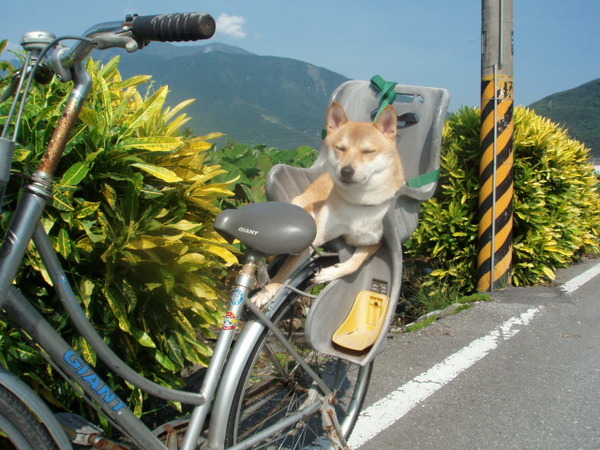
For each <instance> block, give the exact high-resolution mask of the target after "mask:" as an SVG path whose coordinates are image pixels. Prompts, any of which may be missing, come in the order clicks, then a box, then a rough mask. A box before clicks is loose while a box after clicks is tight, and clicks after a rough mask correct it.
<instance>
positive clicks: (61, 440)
mask: <svg viewBox="0 0 600 450" xmlns="http://www.w3.org/2000/svg"><path fill="white" fill-rule="evenodd" d="M0 385H2V386H3V387H4V388H6V389H7V390H8V391H10V392H11V393H12V394H13V395H15V396H16V397H17V398H18V399H19V400H21V401H22V402H23V403H24V404H25V405H26V406H27V408H29V410H31V411H32V412H33V413H34V414H35V415H36V416H38V417H39V419H40V421H41V422H42V423H43V425H44V426H45V427H46V429H47V430H48V433H49V434H50V436H52V439H54V442H56V445H57V446H58V447H59V448H61V449H72V448H73V446H72V445H71V441H70V440H69V438H68V437H67V435H66V434H65V432H64V431H63V428H62V426H61V424H60V423H59V422H58V420H57V419H56V417H55V416H54V414H53V413H52V411H50V408H48V405H46V403H44V401H43V400H42V399H41V398H40V397H39V396H38V395H37V394H36V393H35V392H34V391H33V390H32V389H31V388H30V387H29V386H27V384H25V383H24V382H23V380H21V379H20V378H18V377H17V376H16V375H15V374H13V373H12V372H9V371H8V370H6V368H4V367H3V366H0Z"/></svg>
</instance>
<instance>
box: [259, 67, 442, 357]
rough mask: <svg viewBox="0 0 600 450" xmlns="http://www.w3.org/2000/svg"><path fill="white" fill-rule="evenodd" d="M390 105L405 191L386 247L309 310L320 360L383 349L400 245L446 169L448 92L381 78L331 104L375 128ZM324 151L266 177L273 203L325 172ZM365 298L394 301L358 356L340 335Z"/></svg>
mask: <svg viewBox="0 0 600 450" xmlns="http://www.w3.org/2000/svg"><path fill="white" fill-rule="evenodd" d="M386 98H389V100H390V103H391V104H392V105H393V106H394V108H395V110H396V113H397V116H398V133H397V138H396V139H397V142H398V149H399V152H400V159H401V161H402V164H403V166H404V173H405V176H406V178H407V179H408V181H407V184H406V185H405V186H402V188H400V190H399V191H398V193H397V195H396V197H395V199H394V200H393V206H392V208H391V209H390V211H389V212H388V214H387V215H386V217H385V219H384V245H383V246H382V247H381V249H380V250H379V252H378V253H377V254H375V255H374V256H373V257H371V259H369V260H368V261H367V262H366V263H364V264H363V265H362V266H361V268H360V269H359V270H358V271H357V272H355V273H353V274H350V275H347V276H346V277H343V278H340V279H338V280H335V281H333V282H332V283H330V284H329V285H328V286H326V287H325V289H324V290H323V291H322V292H321V293H320V294H319V296H318V297H317V299H316V300H315V302H314V303H313V305H312V306H311V309H310V312H309V314H308V317H307V320H306V324H305V334H306V339H307V341H308V342H309V344H310V345H312V346H313V347H314V348H316V349H317V350H319V351H320V352H322V353H326V354H330V355H334V356H337V357H340V358H343V359H346V360H348V361H351V362H353V363H356V364H360V365H366V364H368V363H370V362H371V361H372V360H373V358H374V357H375V355H376V354H378V353H379V352H381V351H382V350H383V347H384V346H385V342H386V335H387V333H386V331H387V330H388V328H389V326H390V324H391V322H392V320H393V318H394V313H395V309H396V304H397V301H398V296H399V293H400V286H401V281H402V243H403V242H405V241H406V240H407V239H408V238H409V237H410V235H411V234H412V233H413V232H414V231H415V229H416V227H417V223H418V215H419V210H420V208H421V203H422V202H423V201H425V200H427V199H429V198H431V196H432V195H433V194H434V191H435V189H436V185H437V175H438V174H439V168H440V147H441V141H442V129H443V127H444V121H445V118H446V111H447V108H448V103H449V101H450V94H449V92H448V91H447V90H445V89H440V88H433V87H423V86H408V85H400V84H396V83H387V82H385V80H383V79H381V77H374V78H373V79H372V80H371V81H360V80H352V81H347V82H345V83H343V84H342V85H340V86H339V87H338V88H337V89H336V90H335V92H334V93H333V95H332V97H331V101H332V102H333V101H337V102H339V103H340V104H341V105H342V107H343V108H344V111H345V112H346V115H347V116H348V119H349V120H355V121H372V120H373V119H374V117H375V116H376V114H377V113H378V111H379V110H380V108H381V106H382V104H384V100H385V99H386ZM326 165H327V151H326V150H325V149H324V148H323V149H322V150H321V152H320V154H319V156H318V158H317V160H316V161H315V163H314V164H313V165H312V166H311V167H309V168H299V167H292V166H287V165H283V164H281V165H276V166H275V167H273V168H272V169H271V171H270V172H269V174H268V176H267V197H268V198H269V200H277V201H290V200H291V199H293V198H294V197H295V196H297V195H299V194H300V193H302V192H303V191H304V190H305V189H306V187H307V186H308V185H309V184H310V183H311V182H312V181H314V180H315V179H316V178H318V177H319V176H320V175H321V174H322V173H323V172H325V171H326V170H327V168H326ZM330 244H333V246H334V247H335V248H336V250H337V251H338V253H339V257H340V260H342V261H344V260H345V259H347V258H349V257H350V255H351V254H352V251H353V249H352V248H350V247H349V246H348V245H347V244H346V243H345V242H343V241H342V240H339V239H338V240H337V242H333V243H330ZM361 291H369V292H373V293H376V294H381V295H385V296H387V297H389V299H390V301H389V304H388V305H387V310H386V311H385V313H383V314H384V318H383V324H382V325H381V327H380V331H381V332H380V333H379V335H378V336H377V339H376V341H375V342H374V343H373V345H371V346H370V347H368V348H365V349H364V350H360V351H356V350H353V349H351V348H347V347H343V346H340V345H338V343H336V342H335V339H334V333H335V332H336V330H339V329H340V327H341V326H342V325H343V323H344V321H345V319H346V317H348V316H349V315H350V314H351V310H352V308H353V305H354V300H355V298H357V296H358V294H359V293H360V292H361Z"/></svg>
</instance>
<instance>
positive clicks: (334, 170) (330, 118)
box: [325, 102, 401, 186]
mask: <svg viewBox="0 0 600 450" xmlns="http://www.w3.org/2000/svg"><path fill="white" fill-rule="evenodd" d="M397 127H398V118H397V116H396V111H395V110H394V108H393V107H392V106H388V107H387V108H385V109H384V111H383V112H382V113H381V114H380V116H379V118H378V119H377V121H376V122H374V123H371V122H352V121H349V120H348V117H347V116H346V113H345V112H344V109H343V108H342V106H341V105H340V104H339V103H337V102H334V103H333V104H332V105H331V106H330V107H329V110H328V111H327V137H326V138H325V145H326V147H327V151H328V162H329V169H330V172H331V175H332V176H333V179H334V181H335V183H336V184H337V185H342V186H351V185H361V184H365V183H369V182H371V181H373V182H376V181H377V180H375V179H374V178H378V177H377V175H380V174H382V175H383V174H385V176H386V177H388V176H389V174H390V171H394V170H396V171H398V170H399V157H398V151H397V148H396V130H397ZM396 175H397V176H401V174H398V173H397V174H396Z"/></svg>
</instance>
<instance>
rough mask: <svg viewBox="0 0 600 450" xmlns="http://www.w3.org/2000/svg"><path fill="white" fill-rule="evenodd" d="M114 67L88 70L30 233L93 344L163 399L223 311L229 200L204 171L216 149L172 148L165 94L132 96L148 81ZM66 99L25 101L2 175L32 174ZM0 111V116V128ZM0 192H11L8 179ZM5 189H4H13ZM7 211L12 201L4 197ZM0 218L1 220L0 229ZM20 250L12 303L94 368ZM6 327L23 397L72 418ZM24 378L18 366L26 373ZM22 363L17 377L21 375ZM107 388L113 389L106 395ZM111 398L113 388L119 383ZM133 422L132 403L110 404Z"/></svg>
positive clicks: (66, 397)
mask: <svg viewBox="0 0 600 450" xmlns="http://www.w3.org/2000/svg"><path fill="white" fill-rule="evenodd" d="M118 62H119V60H118V58H115V59H113V60H112V61H110V62H108V63H107V64H106V65H104V66H100V64H99V63H97V62H94V61H90V62H89V65H88V68H89V70H90V73H91V75H92V78H93V81H94V89H93V91H92V93H91V95H90V98H89V100H88V101H87V103H86V106H85V107H84V109H83V112H82V115H81V121H80V123H79V124H78V125H77V126H76V128H75V130H74V132H73V137H72V139H71V140H70V142H69V144H68V146H67V149H66V151H65V155H64V157H63V160H62V161H61V165H60V166H59V168H58V172H57V183H56V187H55V192H54V201H53V202H52V203H51V204H50V205H49V207H48V208H47V210H46V212H45V215H44V217H43V220H42V222H43V225H44V227H45V229H46V230H47V231H48V233H49V235H50V237H51V240H52V242H53V244H54V246H55V248H56V250H57V251H58V252H59V254H60V256H61V258H62V259H63V261H64V266H65V268H66V270H67V272H68V273H69V275H71V276H70V279H71V281H72V282H73V288H74V290H75V292H76V293H77V294H78V297H79V298H80V299H81V302H82V307H83V308H84V310H85V313H86V315H87V316H88V318H89V319H90V320H91V321H92V323H93V324H94V326H95V327H96V329H97V330H98V332H99V333H100V334H101V335H102V337H103V338H104V340H105V341H106V342H107V343H108V344H109V345H110V346H111V348H113V349H115V350H116V352H117V353H118V354H119V355H120V356H121V357H122V358H123V359H124V360H125V361H126V362H127V363H128V364H130V365H131V366H132V367H133V368H134V369H135V370H136V371H138V372H139V373H141V374H142V375H144V376H147V377H149V378H150V379H152V380H154V381H156V382H159V383H161V384H163V385H167V386H172V387H175V386H180V385H181V380H180V377H179V372H180V370H181V369H182V368H183V367H185V366H189V365H192V364H205V363H206V362H207V359H208V357H209V355H210V354H211V351H212V350H211V347H210V346H209V345H208V344H207V342H205V340H206V339H207V338H213V337H214V334H213V332H212V327H213V326H214V325H215V324H217V323H218V321H219V320H220V319H219V317H221V316H220V313H221V311H222V310H223V305H222V296H221V292H220V288H219V281H220V279H221V277H222V275H223V272H224V269H225V267H227V266H228V265H230V264H232V263H234V262H236V257H235V255H234V254H233V253H232V248H231V247H229V246H228V244H226V242H225V241H224V240H223V239H222V238H221V237H220V236H219V235H218V234H217V233H216V232H215V231H214V230H213V228H212V222H213V219H214V217H215V215H216V214H217V213H218V212H219V208H218V207H216V206H215V204H216V202H217V200H218V199H220V198H222V197H227V196H229V195H231V192H230V191H229V190H228V186H227V183H217V182H215V181H214V179H215V177H217V176H219V175H221V174H223V170H222V169H220V168H219V167H217V166H214V165H207V164H205V162H204V158H205V155H206V153H207V151H208V150H210V149H212V148H213V144H211V143H209V142H208V140H209V139H210V138H211V137H217V135H213V136H207V137H203V138H191V139H185V138H183V137H182V136H181V133H180V131H179V130H180V127H182V126H183V125H184V124H185V123H186V122H187V119H188V118H187V117H186V115H185V114H182V113H181V110H182V109H183V108H184V107H185V106H186V105H187V104H189V101H188V102H183V103H182V104H179V105H177V106H176V107H174V108H166V107H165V100H166V97H167V87H166V86H165V87H161V88H159V89H154V90H150V89H149V90H148V92H147V93H145V94H142V93H140V87H141V86H143V85H144V84H145V83H148V82H149V81H150V77H148V76H137V77H133V78H131V79H127V80H123V79H122V78H121V75H120V73H119V71H118ZM66 92H67V87H66V86H64V85H62V84H60V83H58V82H56V81H53V82H52V83H51V84H49V85H48V86H38V87H35V88H34V90H33V92H32V96H31V98H30V100H29V103H28V107H27V109H26V113H25V120H24V123H23V127H22V132H21V136H20V143H21V144H22V145H21V146H20V147H19V148H18V149H17V151H16V153H15V164H14V166H13V169H16V170H17V171H19V172H26V173H29V172H31V171H32V169H33V168H34V167H36V164H37V162H38V160H39V158H40V155H41V154H42V152H43V150H44V145H45V143H46V142H47V140H48V138H49V136H50V133H51V132H52V130H53V129H54V127H55V125H56V123H57V120H58V118H59V116H60V113H61V106H62V105H63V104H64V102H65V99H66V97H65V94H66ZM7 107H8V105H6V104H4V105H0V108H1V109H0V117H2V115H3V114H2V113H3V112H5V110H6V108H7ZM13 181H15V182H16V181H17V178H16V177H13ZM15 184H16V183H15ZM9 191H10V193H11V195H9V196H8V197H7V203H8V204H9V208H8V210H10V209H11V208H12V206H14V202H15V200H16V198H15V197H16V192H17V187H16V186H15V185H14V184H13V185H11V186H10V187H9ZM9 219H10V214H8V213H5V214H4V216H3V218H2V224H3V225H4V226H6V224H7V223H8V220H9ZM39 268H41V266H40V261H39V257H38V255H37V253H36V252H35V250H34V249H33V248H32V249H31V250H30V251H29V253H28V255H27V261H26V264H25V266H24V267H23V269H22V270H21V272H20V274H19V276H18V282H19V284H20V286H22V287H23V289H24V291H25V293H26V295H27V296H28V297H29V298H32V299H33V301H34V302H35V303H37V304H38V306H39V307H40V308H41V309H42V310H44V311H45V312H46V313H47V315H48V316H49V317H50V319H51V320H52V322H53V323H54V324H55V325H56V326H58V328H59V329H61V331H62V333H63V335H64V336H65V337H66V338H67V340H68V341H70V343H71V345H73V346H74V348H75V349H76V351H77V352H78V353H80V354H81V355H83V356H84V358H85V359H86V360H87V361H88V362H89V363H91V364H95V363H96V355H95V353H94V351H93V349H91V348H90V347H89V346H88V345H87V344H86V342H85V341H84V340H83V339H81V338H79V337H77V333H76V332H74V331H73V330H72V329H71V327H70V325H69V324H68V322H67V321H66V318H65V316H64V314H63V312H62V311H63V308H62V307H61V305H60V304H59V303H58V300H57V298H56V297H55V295H54V292H53V290H52V288H51V286H50V281H49V279H48V276H47V274H46V273H45V272H44V271H43V270H42V272H41V273H40V272H38V271H36V270H34V269H39ZM17 334H18V333H17V332H16V331H15V330H13V329H11V328H10V326H9V325H8V324H7V323H4V324H2V331H1V333H0V346H1V351H0V360H1V362H2V363H3V364H5V365H7V366H8V367H9V368H11V369H12V370H15V371H16V372H17V373H22V375H23V376H24V377H25V378H28V379H29V381H30V382H32V384H34V385H37V386H38V388H39V390H40V391H41V393H42V395H44V396H45V397H46V398H47V399H49V400H50V401H52V402H54V403H58V404H62V405H63V406H65V407H67V408H74V407H75V406H74V404H73V403H74V401H73V399H72V398H71V397H72V394H69V393H68V391H67V390H66V389H64V387H63V386H62V385H60V384H55V382H54V381H53V382H51V383H48V381H49V380H51V379H52V378H51V377H49V376H48V375H49V374H51V375H54V373H53V369H52V368H50V367H46V364H45V363H44V362H43V361H41V360H40V359H39V357H37V356H33V355H34V353H33V351H31V349H29V347H28V345H27V344H23V343H17V341H16V340H15V339H13V338H16V335H17ZM32 362H33V363H34V365H30V363H32ZM23 363H27V364H26V365H24V364H23ZM113 385H115V384H113ZM118 386H120V388H119V389H123V388H124V385H123V383H121V382H119V383H118ZM119 393H120V395H122V396H123V397H124V398H128V399H129V401H128V402H129V404H130V405H131V406H132V407H134V408H135V410H136V412H138V413H139V412H140V407H141V404H142V402H143V401H144V395H143V394H142V393H141V392H140V391H139V390H138V389H133V388H132V391H125V392H119Z"/></svg>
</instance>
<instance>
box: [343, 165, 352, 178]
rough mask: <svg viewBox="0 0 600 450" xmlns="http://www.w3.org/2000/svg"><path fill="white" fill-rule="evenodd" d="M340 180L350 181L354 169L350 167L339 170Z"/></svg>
mask: <svg viewBox="0 0 600 450" xmlns="http://www.w3.org/2000/svg"><path fill="white" fill-rule="evenodd" d="M340 176H341V177H342V180H351V179H352V177H353V176H354V168H353V167H352V166H344V167H342V168H341V170H340Z"/></svg>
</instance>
